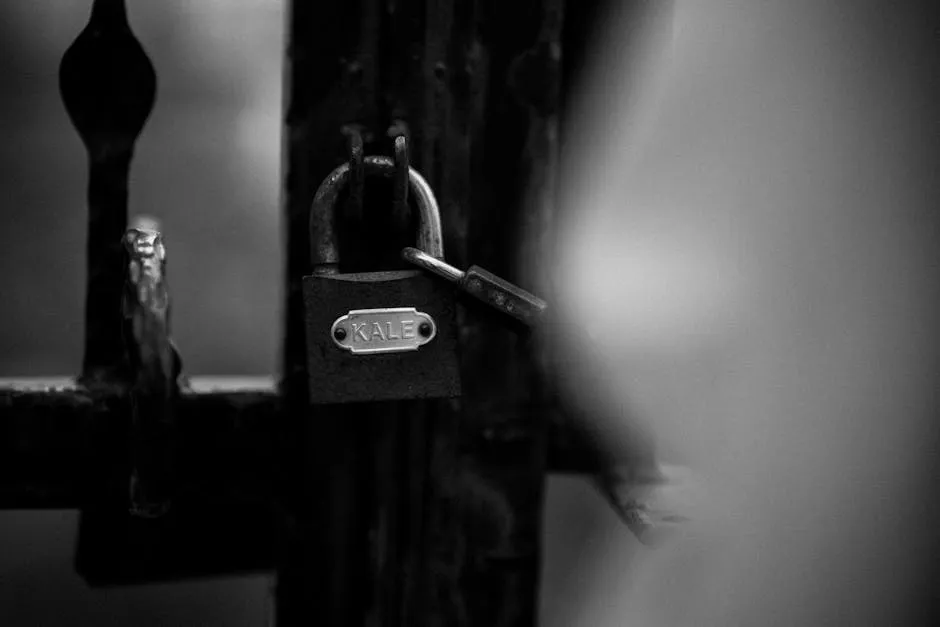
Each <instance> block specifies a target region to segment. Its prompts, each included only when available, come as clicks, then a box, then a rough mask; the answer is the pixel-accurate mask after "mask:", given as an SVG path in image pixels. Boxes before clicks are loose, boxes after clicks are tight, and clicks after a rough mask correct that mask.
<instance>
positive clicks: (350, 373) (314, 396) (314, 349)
mask: <svg viewBox="0 0 940 627" xmlns="http://www.w3.org/2000/svg"><path fill="white" fill-rule="evenodd" d="M303 290H304V308H305V314H306V333H307V370H308V372H309V375H310V386H309V387H310V402H311V403H312V404H315V405H320V404H329V403H354V402H369V401H388V400H406V399H426V398H450V397H456V396H459V395H460V371H459V364H458V360H457V325H456V311H455V300H454V293H453V288H452V286H450V285H448V284H446V283H444V282H443V281H438V280H435V279H434V278H433V277H430V276H428V275H427V274H426V273H423V272H421V271H412V270H403V271H394V272H363V273H356V274H334V275H313V276H305V277H304V279H303ZM406 308H413V309H415V310H416V311H417V312H420V313H421V314H426V315H427V316H430V317H431V318H432V319H433V323H434V335H433V337H432V338H431V339H430V340H429V341H427V342H426V343H424V344H422V345H420V346H418V347H417V348H416V349H413V350H404V351H401V352H377V353H368V352H353V351H352V350H344V349H343V348H342V347H341V346H339V345H338V342H337V340H336V336H335V335H334V332H335V329H336V325H335V323H337V320H339V319H340V318H342V317H343V316H347V317H348V316H349V315H350V313H351V312H358V311H363V310H369V311H373V310H380V311H381V310H397V309H406ZM355 315H356V314H354V316H355ZM361 319H363V320H373V319H374V320H380V321H381V320H388V322H379V323H375V324H377V325H378V328H376V329H375V331H374V333H375V336H374V343H376V344H381V343H382V340H384V339H385V335H388V336H389V337H396V336H401V335H404V336H405V337H406V338H408V337H412V338H413V337H415V335H416V333H417V329H418V325H417V323H415V324H410V325H409V322H410V321H408V320H406V321H404V328H403V327H402V322H403V321H402V316H398V317H397V318H396V317H395V316H392V317H388V318H382V317H381V314H379V317H375V316H372V317H370V316H369V314H366V315H365V317H364V318H361ZM423 319H424V318H422V320H423ZM370 324H371V323H370ZM339 326H342V325H339ZM356 331H357V332H358V333H361V334H362V335H357V336H356V337H355V338H353V337H352V335H348V336H347V337H346V338H345V342H346V344H350V343H351V341H352V340H353V339H356V340H359V339H360V338H361V339H362V340H363V341H362V342H359V344H358V345H359V346H368V342H366V341H365V340H366V338H367V336H369V337H371V330H370V329H366V330H365V331H363V330H362V328H361V326H360V327H359V328H357V329H356ZM347 333H349V334H352V333H353V328H347ZM380 336H381V337H380ZM418 339H419V340H420V338H418Z"/></svg>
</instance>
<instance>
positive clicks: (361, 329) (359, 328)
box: [352, 322, 369, 342]
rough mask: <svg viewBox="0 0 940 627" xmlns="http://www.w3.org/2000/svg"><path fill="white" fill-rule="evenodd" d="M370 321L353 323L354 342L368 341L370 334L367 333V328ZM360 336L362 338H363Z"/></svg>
mask: <svg viewBox="0 0 940 627" xmlns="http://www.w3.org/2000/svg"><path fill="white" fill-rule="evenodd" d="M368 324H369V323H368V322H360V323H358V324H357V323H355V322H353V323H352V328H353V341H354V342H359V341H362V342H368V341H369V336H368V335H366V332H365V328H366V326H368ZM359 338H362V339H361V340H360V339H359Z"/></svg>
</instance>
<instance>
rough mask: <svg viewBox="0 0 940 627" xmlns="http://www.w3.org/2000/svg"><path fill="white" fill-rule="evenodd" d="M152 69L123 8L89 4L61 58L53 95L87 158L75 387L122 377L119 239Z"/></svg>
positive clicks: (107, 0)
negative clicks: (81, 345) (81, 324)
mask: <svg viewBox="0 0 940 627" xmlns="http://www.w3.org/2000/svg"><path fill="white" fill-rule="evenodd" d="M156 89H157V77H156V73H155V72H154V68H153V64H152V63H151V62H150V59H149V58H148V57H147V54H146V53H145V52H144V49H143V48H142V47H141V45H140V42H138V41H137V39H136V37H134V33H133V32H132V31H131V28H130V25H129V24H128V22H127V11H126V9H125V5H124V0H95V2H94V4H93V5H92V10H91V18H90V19H89V21H88V24H87V25H86V26H85V28H84V30H82V32H81V33H80V34H79V35H78V37H77V38H76V39H75V41H74V42H73V43H72V45H71V46H70V47H69V49H68V50H66V52H65V55H64V56H63V57H62V63H61V65H60V67H59V90H60V92H61V94H62V101H63V102H64V103H65V109H66V111H67V112H68V115H69V118H70V119H71V120H72V124H73V125H74V126H75V128H76V130H77V131H78V134H79V136H81V139H82V142H83V143H84V144H85V148H86V150H87V151H88V160H89V166H90V169H89V180H88V242H87V246H88V250H87V259H88V262H87V263H88V291H87V295H86V303H85V329H86V331H85V355H84V360H83V364H82V381H83V382H84V383H86V384H88V383H101V382H113V381H115V380H116V379H117V378H118V377H119V375H120V373H122V371H123V363H122V360H123V346H122V342H121V319H120V306H121V289H122V285H123V268H122V263H121V259H122V254H123V251H122V245H121V238H122V235H123V233H124V230H125V229H126V227H127V180H128V174H129V171H130V163H131V159H132V157H133V153H134V144H135V142H136V140H137V136H138V135H139V134H140V132H141V129H143V126H144V124H145V123H146V121H147V118H148V116H149V115H150V111H151V110H152V109H153V103H154V99H155V97H156Z"/></svg>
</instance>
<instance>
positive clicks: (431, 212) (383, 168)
mask: <svg viewBox="0 0 940 627" xmlns="http://www.w3.org/2000/svg"><path fill="white" fill-rule="evenodd" d="M362 162H363V163H362V165H363V169H364V171H365V175H366V177H368V176H370V175H380V176H386V177H391V176H393V175H394V174H395V162H394V161H393V160H392V159H391V158H389V157H383V156H369V157H366V158H364V159H363V160H362ZM349 179H350V172H349V163H344V164H342V165H341V166H339V167H338V168H336V169H335V170H333V171H332V172H330V174H329V176H327V177H326V178H325V179H323V182H322V183H321V184H320V187H319V188H318V189H317V193H316V195H315V196H314V197H313V206H312V208H311V210H310V262H311V263H312V264H313V272H314V274H330V273H334V272H336V271H337V270H336V269H337V267H338V265H339V246H338V245H337V242H338V239H337V237H336V235H337V233H336V204H337V200H338V198H339V194H340V192H341V191H343V188H344V187H345V186H346V184H347V183H348V182H349ZM408 183H409V186H410V188H411V191H412V193H414V195H415V201H416V204H417V205H418V214H419V216H418V217H419V220H418V236H417V238H416V239H417V241H416V244H417V248H419V249H421V250H423V251H424V252H426V253H427V254H429V255H431V256H432V257H434V258H436V259H443V258H444V238H443V235H442V230H441V214H440V210H439V209H438V205H437V199H436V198H435V197H434V192H433V191H432V190H431V186H430V185H428V182H427V181H425V180H424V177H423V176H421V175H420V174H419V173H418V171H417V170H415V169H414V168H411V167H409V168H408Z"/></svg>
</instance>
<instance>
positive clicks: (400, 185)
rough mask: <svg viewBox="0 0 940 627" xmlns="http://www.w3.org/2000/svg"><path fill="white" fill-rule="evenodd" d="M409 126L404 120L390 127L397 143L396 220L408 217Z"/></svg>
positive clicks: (391, 134) (389, 133) (389, 130)
mask: <svg viewBox="0 0 940 627" xmlns="http://www.w3.org/2000/svg"><path fill="white" fill-rule="evenodd" d="M408 135H409V133H408V125H407V124H406V123H405V122H404V121H403V120H395V122H394V123H393V124H392V125H391V126H389V127H388V136H389V137H391V138H392V139H393V140H394V141H395V191H394V195H393V203H394V204H393V207H394V212H395V217H396V219H400V218H404V217H405V216H407V215H408V169H409V167H410V165H411V164H410V160H409V156H408Z"/></svg>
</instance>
